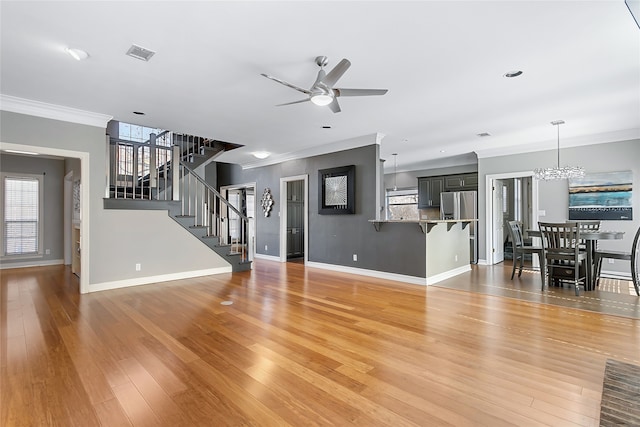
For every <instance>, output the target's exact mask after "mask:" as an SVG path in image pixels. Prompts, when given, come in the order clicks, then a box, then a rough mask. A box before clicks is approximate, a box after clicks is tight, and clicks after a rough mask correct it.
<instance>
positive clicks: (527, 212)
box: [485, 172, 540, 268]
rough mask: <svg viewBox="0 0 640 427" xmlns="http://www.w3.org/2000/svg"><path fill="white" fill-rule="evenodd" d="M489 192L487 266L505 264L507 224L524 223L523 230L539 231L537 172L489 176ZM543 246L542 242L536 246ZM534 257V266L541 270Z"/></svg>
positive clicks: (487, 195)
mask: <svg viewBox="0 0 640 427" xmlns="http://www.w3.org/2000/svg"><path fill="white" fill-rule="evenodd" d="M486 182H487V187H486V188H487V191H486V205H485V206H486V215H487V216H486V226H485V230H486V239H485V240H486V249H485V251H486V260H487V265H493V264H498V263H501V262H503V261H504V258H505V257H504V255H505V252H504V248H505V240H506V239H505V237H506V236H508V233H507V232H506V231H505V224H506V221H512V220H515V221H520V222H521V223H522V224H523V229H524V230H527V229H531V228H537V224H538V182H537V181H536V180H535V179H533V172H512V173H504V174H495V175H487V177H486ZM533 243H534V244H536V245H540V241H539V239H538V238H536V239H535V241H534V242H533ZM539 265H540V264H539V260H538V258H537V257H533V259H532V266H533V267H534V268H538V267H539Z"/></svg>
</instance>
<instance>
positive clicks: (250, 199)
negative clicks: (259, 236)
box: [220, 182, 256, 260]
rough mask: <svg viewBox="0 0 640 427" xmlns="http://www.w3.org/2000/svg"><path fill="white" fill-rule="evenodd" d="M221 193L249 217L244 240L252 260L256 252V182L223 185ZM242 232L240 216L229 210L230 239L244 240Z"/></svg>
mask: <svg viewBox="0 0 640 427" xmlns="http://www.w3.org/2000/svg"><path fill="white" fill-rule="evenodd" d="M220 194H221V195H222V197H224V198H225V199H227V201H228V202H229V204H231V205H232V206H233V207H234V208H236V209H237V210H238V211H239V212H240V213H242V214H243V215H245V216H246V217H247V218H248V219H249V221H248V225H247V229H246V230H244V233H245V236H244V241H246V242H247V252H248V253H247V256H248V259H250V260H252V259H253V258H254V255H255V253H256V226H255V224H256V183H255V182H251V183H247V184H239V185H229V186H223V187H220ZM225 214H226V213H225ZM241 232H242V226H241V223H240V217H239V216H238V215H236V214H234V213H233V212H229V213H228V221H227V233H228V234H229V236H228V237H229V239H230V240H229V241H230V242H233V241H242V237H243V236H240V235H239V233H241Z"/></svg>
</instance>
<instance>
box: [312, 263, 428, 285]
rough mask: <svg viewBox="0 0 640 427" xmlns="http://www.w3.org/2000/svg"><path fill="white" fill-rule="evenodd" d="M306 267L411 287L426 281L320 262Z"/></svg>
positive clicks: (414, 277) (422, 278)
mask: <svg viewBox="0 0 640 427" xmlns="http://www.w3.org/2000/svg"><path fill="white" fill-rule="evenodd" d="M305 266H307V267H315V268H322V269H324V270H331V271H338V272H341V273H351V274H359V275H361V276H369V277H376V278H378V279H387V280H395V281H396V282H404V283H410V284H412V285H422V286H426V284H427V281H426V279H425V278H424V277H417V276H407V275H405V274H397V273H387V272H385V271H377V270H367V269H364V268H355V267H347V266H344V265H335V264H324V263H321V262H311V261H308V262H306V263H305Z"/></svg>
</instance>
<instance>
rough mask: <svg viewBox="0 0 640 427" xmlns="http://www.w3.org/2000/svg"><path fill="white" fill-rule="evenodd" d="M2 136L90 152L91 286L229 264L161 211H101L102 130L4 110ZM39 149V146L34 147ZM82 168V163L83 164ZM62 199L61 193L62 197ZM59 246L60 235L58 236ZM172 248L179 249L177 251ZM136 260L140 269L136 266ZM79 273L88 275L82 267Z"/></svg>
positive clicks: (9, 140) (7, 140)
mask: <svg viewBox="0 0 640 427" xmlns="http://www.w3.org/2000/svg"><path fill="white" fill-rule="evenodd" d="M0 114H1V115H0V120H1V122H2V127H1V128H0V141H1V142H3V143H14V144H21V145H24V146H32V147H49V148H57V149H62V150H71V151H77V152H85V153H89V165H88V167H87V168H86V170H83V171H82V177H83V181H84V182H86V176H87V174H89V177H90V179H89V182H90V188H89V192H90V199H89V225H90V230H89V240H90V257H89V272H88V273H89V291H91V285H94V284H95V285H97V284H103V283H106V282H117V281H121V280H126V279H139V280H141V279H143V278H144V277H149V276H160V275H167V274H177V273H183V274H188V272H191V271H197V270H205V269H210V268H218V267H224V266H228V263H227V262H226V261H224V260H223V259H222V258H221V257H219V256H218V255H217V254H215V253H214V252H213V251H211V250H210V249H208V248H207V247H206V246H205V245H204V244H202V243H200V242H198V241H197V240H195V239H193V237H192V236H191V235H190V234H189V232H188V231H186V230H184V229H182V228H181V227H180V225H179V224H177V223H176V222H175V221H173V220H172V219H171V218H169V216H168V215H167V214H166V213H164V212H153V211H119V210H105V209H104V208H103V202H102V199H103V197H104V194H105V164H106V149H105V129H104V128H99V127H94V126H86V125H80V124H75V123H69V122H63V121H58V120H51V119H44V118H40V117H34V116H29V115H24V114H17V113H12V112H8V111H1V112H0ZM35 151H37V149H35ZM83 167H84V165H83ZM60 204H62V197H60ZM59 244H60V245H62V244H63V243H62V239H60V243H59ZM175 248H181V249H180V250H175ZM135 263H141V264H142V270H141V271H138V272H136V271H135ZM83 274H87V272H86V271H83Z"/></svg>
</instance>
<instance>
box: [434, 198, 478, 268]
mask: <svg viewBox="0 0 640 427" xmlns="http://www.w3.org/2000/svg"><path fill="white" fill-rule="evenodd" d="M440 218H441V219H478V192H477V191H452V192H449V193H441V194H440ZM477 230H478V223H477V222H476V221H473V222H471V223H470V224H469V251H470V252H469V254H470V260H471V262H472V263H473V264H477V263H478V239H477Z"/></svg>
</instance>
